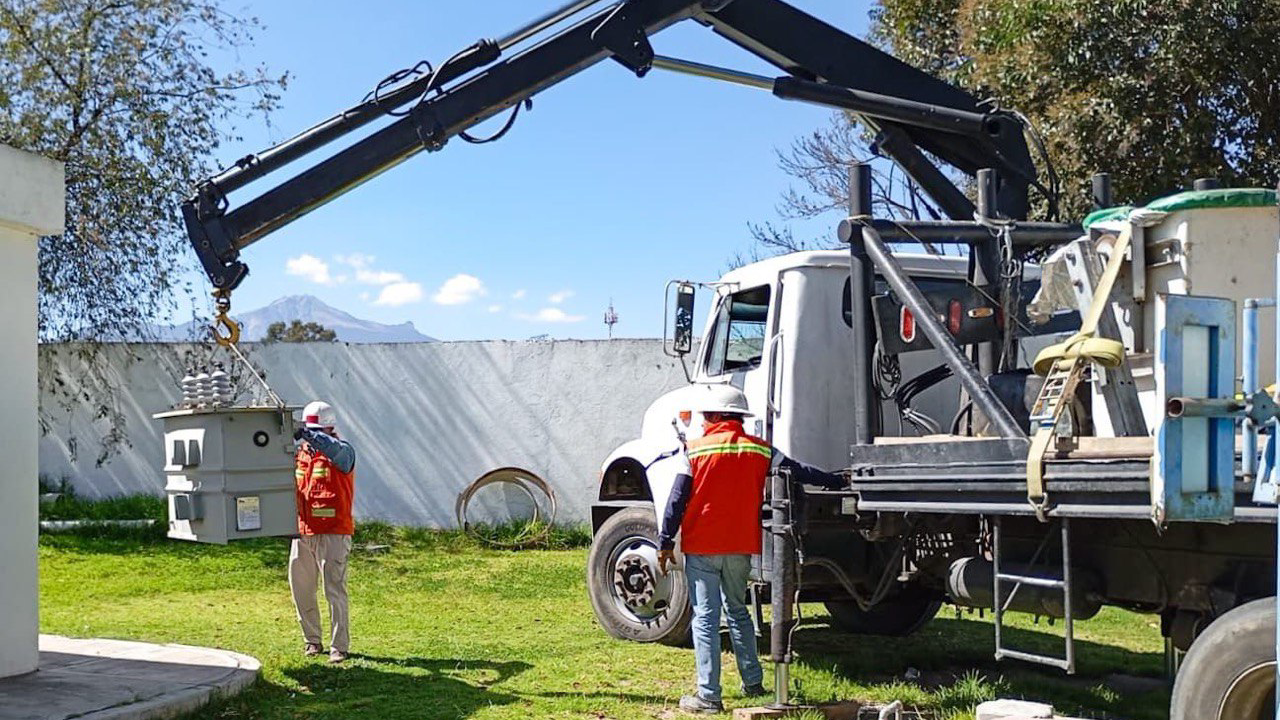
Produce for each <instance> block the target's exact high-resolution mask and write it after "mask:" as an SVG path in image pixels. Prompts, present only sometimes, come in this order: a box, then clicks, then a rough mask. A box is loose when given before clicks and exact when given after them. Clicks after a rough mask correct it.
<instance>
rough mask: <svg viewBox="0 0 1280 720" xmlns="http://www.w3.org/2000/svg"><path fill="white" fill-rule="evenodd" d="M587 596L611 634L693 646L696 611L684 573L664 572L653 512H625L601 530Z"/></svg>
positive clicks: (632, 509) (593, 547) (589, 560)
mask: <svg viewBox="0 0 1280 720" xmlns="http://www.w3.org/2000/svg"><path fill="white" fill-rule="evenodd" d="M587 592H588V593H589V594H590V595H591V607H592V609H594V610H595V613H596V619H597V620H599V621H600V627H602V628H604V631H605V632H607V633H609V634H610V635H612V636H614V637H616V638H618V639H620V640H634V641H636V642H658V643H662V644H664V645H685V644H687V642H688V638H689V620H690V617H691V616H692V612H691V610H690V608H689V594H688V589H687V588H686V586H685V582H684V572H683V571H681V570H680V569H678V568H677V569H674V570H672V571H671V573H670V574H669V575H666V576H663V575H662V573H661V572H660V571H659V570H658V524H657V519H656V518H655V517H654V515H653V511H652V510H650V509H649V508H643V507H629V508H624V509H622V510H619V511H618V512H617V513H615V514H614V515H613V516H612V517H610V518H609V519H608V520H606V521H605V522H604V524H603V525H601V526H600V529H599V530H598V531H597V532H596V535H595V537H594V538H593V539H592V541H591V553H590V554H589V555H588V556H587Z"/></svg>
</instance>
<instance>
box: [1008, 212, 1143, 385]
mask: <svg viewBox="0 0 1280 720" xmlns="http://www.w3.org/2000/svg"><path fill="white" fill-rule="evenodd" d="M1132 240H1133V225H1132V224H1128V225H1125V227H1124V230H1122V231H1121V232H1120V236H1119V237H1118V238H1116V244H1115V245H1114V246H1112V248H1111V258H1110V259H1109V260H1107V267H1106V269H1105V270H1104V271H1103V273H1102V277H1101V278H1099V279H1098V287H1096V288H1094V289H1093V304H1092V305H1090V306H1089V311H1088V312H1087V313H1085V314H1084V316H1083V317H1082V318H1081V319H1080V330H1079V332H1077V333H1076V334H1075V335H1072V336H1071V337H1069V338H1067V339H1066V340H1065V341H1063V342H1060V343H1058V344H1056V345H1050V346H1049V347H1047V348H1045V349H1043V350H1041V351H1040V353H1039V354H1038V355H1036V361H1035V362H1034V363H1032V366H1031V367H1032V369H1033V370H1034V371H1035V373H1036V374H1037V375H1045V374H1048V372H1049V370H1050V369H1051V368H1052V367H1053V363H1054V362H1056V361H1057V360H1062V359H1075V358H1077V357H1083V358H1085V359H1087V360H1089V361H1091V362H1096V363H1098V364H1099V365H1102V366H1103V367H1117V366H1119V365H1120V363H1122V362H1124V343H1122V342H1120V341H1119V340H1112V339H1110V338H1099V337H1094V335H1096V334H1097V332H1098V322H1099V321H1101V320H1102V313H1103V312H1105V311H1106V310H1107V309H1108V308H1109V307H1110V305H1111V290H1112V288H1114V287H1115V284H1116V278H1117V277H1119V276H1120V269H1121V268H1123V267H1124V256H1125V253H1127V252H1128V251H1129V244H1130V243H1131V242H1132Z"/></svg>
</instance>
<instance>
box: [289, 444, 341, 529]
mask: <svg viewBox="0 0 1280 720" xmlns="http://www.w3.org/2000/svg"><path fill="white" fill-rule="evenodd" d="M294 459H295V460H296V463H297V464H296V466H295V467H294V470H293V479H294V483H295V492H296V494H297V498H298V532H299V533H301V534H303V535H352V534H354V533H355V521H354V520H353V519H352V518H351V501H352V499H353V498H354V497H355V479H356V475H355V471H354V470H353V471H352V472H349V473H344V472H341V471H339V470H338V468H336V467H334V466H333V462H332V461H330V460H329V458H327V457H325V456H324V455H321V454H320V453H318V452H314V451H312V450H311V446H310V445H308V444H306V443H302V444H300V445H299V446H298V453H297V455H295V456H294Z"/></svg>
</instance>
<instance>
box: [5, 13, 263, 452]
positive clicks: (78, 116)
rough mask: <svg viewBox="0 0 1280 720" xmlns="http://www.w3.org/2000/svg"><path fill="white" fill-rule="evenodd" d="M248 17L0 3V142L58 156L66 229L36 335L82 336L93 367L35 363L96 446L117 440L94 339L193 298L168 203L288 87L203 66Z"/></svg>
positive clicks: (46, 243)
mask: <svg viewBox="0 0 1280 720" xmlns="http://www.w3.org/2000/svg"><path fill="white" fill-rule="evenodd" d="M257 27H258V25H257V22H256V20H253V19H251V18H241V17H237V16H236V15H233V14H230V13H228V12H227V11H225V10H224V9H222V8H221V7H220V3H218V2H216V1H215V0H0V143H5V144H8V145H12V146H15V147H18V148H21V149H24V150H29V151H32V152H36V153H39V154H41V155H45V156H47V157H51V158H54V159H56V160H61V161H63V162H64V163H66V179H67V229H66V232H65V233H64V234H62V235H59V236H56V237H46V238H42V239H41V240H40V254H39V258H40V259H39V275H40V277H39V290H40V316H39V330H40V338H41V340H44V341H57V340H84V341H90V342H88V343H85V344H81V345H78V346H76V348H75V350H74V351H75V352H76V353H77V354H79V355H81V356H82V359H83V360H84V361H85V364H86V366H87V367H88V368H89V372H90V374H91V375H94V376H96V377H89V378H68V377H63V376H62V373H61V372H60V371H59V369H58V366H56V365H53V364H44V365H42V367H41V384H42V389H43V390H45V391H52V392H53V393H54V394H55V395H56V396H57V397H59V398H61V399H62V401H63V409H69V408H70V407H74V406H77V405H85V404H88V405H90V406H91V407H93V408H95V409H96V410H95V416H96V417H98V418H100V419H102V420H103V424H104V426H105V427H106V431H105V432H106V434H105V436H104V442H107V443H110V442H120V441H123V438H119V437H114V435H113V434H112V433H111V432H110V429H111V428H113V427H118V426H119V425H120V423H119V422H118V420H119V415H118V413H117V412H116V410H115V405H114V399H113V394H112V387H113V385H112V383H113V382H114V380H113V378H114V377H115V376H114V375H113V373H112V372H110V370H109V369H108V368H107V367H106V366H105V365H104V363H103V362H102V360H101V358H100V356H99V355H98V353H97V351H96V346H95V345H94V344H93V343H92V341H97V340H102V339H120V338H136V337H147V336H148V335H149V331H150V328H151V325H150V323H151V322H152V321H153V320H155V319H156V318H158V317H161V316H163V315H165V314H166V313H167V312H168V311H171V310H173V309H174V308H176V307H177V300H176V298H177V296H179V295H181V293H182V292H184V291H185V292H187V293H188V294H190V293H191V291H192V289H191V288H190V287H187V286H186V284H185V283H184V280H183V278H184V275H185V274H186V271H187V270H188V269H190V268H191V267H193V263H192V258H191V256H190V253H189V251H188V250H187V248H186V244H185V240H184V233H183V231H182V225H181V219H180V218H179V214H178V211H177V209H178V204H179V202H180V200H181V198H182V196H183V195H184V194H185V193H187V192H188V191H189V190H190V188H191V185H192V183H193V182H194V181H195V180H197V179H199V178H201V177H205V176H207V175H208V174H209V173H210V171H211V170H212V167H213V166H212V162H211V158H212V156H213V153H214V152H215V151H216V150H217V149H218V147H219V146H220V145H221V143H222V142H224V141H226V140H229V139H233V137H234V135H233V134H232V133H234V130H230V131H229V130H228V128H234V122H235V121H236V120H237V119H240V118H247V117H253V116H265V114H266V113H268V112H269V111H271V110H272V109H273V108H274V107H275V106H276V103H277V100H278V92H279V91H280V90H281V89H282V88H283V86H284V82H285V78H284V77H275V78H273V77H269V76H268V75H267V74H266V71H265V70H264V69H263V68H256V69H252V70H231V71H229V72H223V71H220V70H218V69H215V68H214V67H213V65H212V64H211V61H210V59H209V58H210V56H211V55H214V54H221V55H229V54H230V53H225V52H223V51H227V50H234V49H235V48H238V47H241V46H245V45H247V44H249V43H250V42H251V40H252V36H253V33H254V31H255V30H256V29H257ZM236 139H238V138H236ZM46 410H48V409H46ZM42 422H43V423H44V427H45V428H46V429H47V427H48V417H47V413H46V417H44V418H42Z"/></svg>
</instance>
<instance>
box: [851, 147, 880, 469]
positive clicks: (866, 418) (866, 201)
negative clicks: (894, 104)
mask: <svg viewBox="0 0 1280 720" xmlns="http://www.w3.org/2000/svg"><path fill="white" fill-rule="evenodd" d="M849 214H850V215H851V216H853V217H854V218H865V219H868V220H869V219H870V218H871V166H870V165H867V164H865V163H858V164H856V165H854V166H853V167H851V168H849ZM874 292H875V270H874V268H873V267H872V265H871V260H870V258H868V257H867V251H866V247H865V246H864V244H863V242H862V233H854V235H853V237H852V238H851V239H850V242H849V296H850V297H849V308H850V316H851V317H850V322H851V324H852V325H853V364H852V365H853V367H852V371H853V378H854V383H853V442H854V443H856V444H858V445H870V444H871V443H872V442H873V441H874V440H875V436H876V418H877V416H878V413H877V412H876V406H875V403H876V401H877V397H878V395H877V393H876V389H875V376H874V373H873V370H872V365H873V355H874V353H875V332H876V329H875V321H874V317H873V316H872V313H871V296H872V295H873V294H874Z"/></svg>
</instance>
